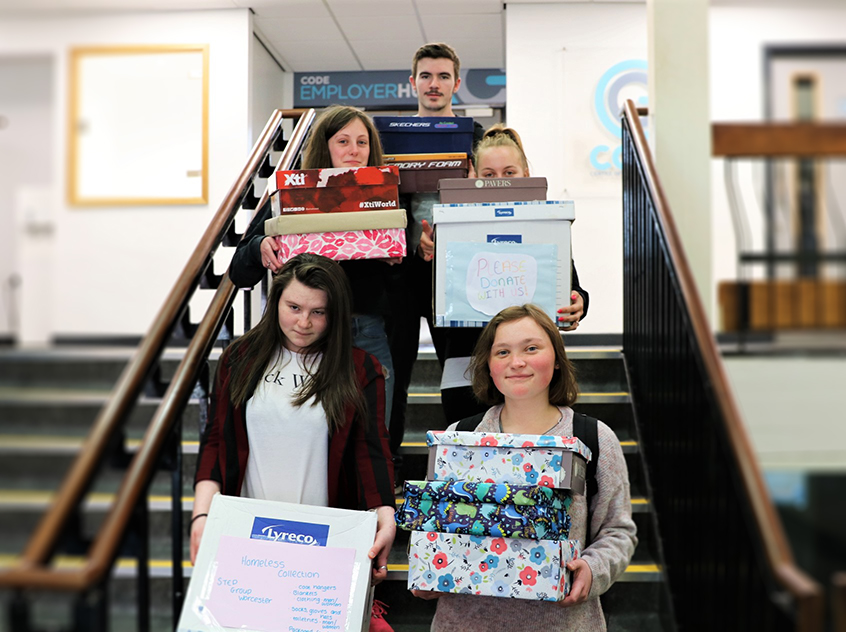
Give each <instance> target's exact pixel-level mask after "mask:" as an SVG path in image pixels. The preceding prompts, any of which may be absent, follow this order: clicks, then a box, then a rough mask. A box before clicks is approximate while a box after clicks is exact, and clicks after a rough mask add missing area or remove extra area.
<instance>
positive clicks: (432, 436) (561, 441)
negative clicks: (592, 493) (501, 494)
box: [426, 430, 590, 494]
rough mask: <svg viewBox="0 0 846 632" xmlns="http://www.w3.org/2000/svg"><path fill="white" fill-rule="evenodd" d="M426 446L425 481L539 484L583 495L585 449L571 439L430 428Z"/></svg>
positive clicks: (585, 466)
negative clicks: (442, 430)
mask: <svg viewBox="0 0 846 632" xmlns="http://www.w3.org/2000/svg"><path fill="white" fill-rule="evenodd" d="M426 442H427V443H428V444H429V465H428V472H427V476H426V478H427V479H428V480H430V481H466V482H473V483H489V482H490V483H509V484H512V485H542V486H544V487H554V488H557V489H567V490H570V491H571V492H573V493H575V494H584V493H585V474H586V470H587V461H589V460H590V448H588V447H587V446H586V445H585V444H584V443H582V442H581V441H579V439H577V438H576V437H558V436H555V435H528V434H508V433H492V432H460V431H447V432H436V431H432V430H430V431H429V432H428V433H426Z"/></svg>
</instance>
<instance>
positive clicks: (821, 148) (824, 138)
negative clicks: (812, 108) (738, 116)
mask: <svg viewBox="0 0 846 632" xmlns="http://www.w3.org/2000/svg"><path fill="white" fill-rule="evenodd" d="M711 141H712V142H711V153H712V155H713V156H725V157H730V158H740V157H746V158H755V157H764V156H770V157H774V158H775V157H778V158H791V157H792V158H797V157H808V158H813V157H824V156H829V157H837V156H839V157H843V156H846V124H843V123H713V124H712V125H711Z"/></svg>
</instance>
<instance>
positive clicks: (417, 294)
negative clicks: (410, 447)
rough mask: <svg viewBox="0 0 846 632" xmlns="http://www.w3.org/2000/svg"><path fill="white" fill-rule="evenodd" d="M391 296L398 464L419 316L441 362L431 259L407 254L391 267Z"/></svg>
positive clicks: (441, 338) (394, 433)
mask: <svg viewBox="0 0 846 632" xmlns="http://www.w3.org/2000/svg"><path fill="white" fill-rule="evenodd" d="M388 294H389V296H390V300H391V318H390V324H389V326H388V340H389V341H390V345H391V358H392V359H393V362H394V377H395V378H396V379H395V381H394V402H393V410H392V411H391V423H390V426H389V431H390V434H391V454H393V455H394V461H395V463H397V464H399V460H398V459H397V455H398V452H399V447H400V445H402V440H403V435H404V434H405V418H406V408H407V405H408V387H409V386H410V384H411V371H412V369H413V368H414V361H415V360H416V359H417V350H418V348H419V346H420V318H421V317H423V318H425V319H426V322H427V323H428V324H429V331H430V332H431V333H432V342H433V343H434V345H435V353H436V354H437V355H438V362H440V364H441V367H443V365H444V332H443V330H442V329H436V328H435V327H434V326H433V322H432V263H431V262H427V261H423V259H421V258H420V257H418V256H417V255H416V254H415V255H409V256H408V257H406V258H405V259H404V260H403V262H402V263H401V264H400V265H396V266H393V267H392V268H391V279H390V283H389V288H388Z"/></svg>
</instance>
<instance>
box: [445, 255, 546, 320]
mask: <svg viewBox="0 0 846 632" xmlns="http://www.w3.org/2000/svg"><path fill="white" fill-rule="evenodd" d="M557 256H558V252H557V247H556V246H555V245H554V244H514V243H473V242H452V243H450V245H449V250H448V251H447V257H446V266H447V269H446V284H445V293H446V294H445V307H446V310H445V316H446V319H447V320H453V321H488V320H490V318H491V317H492V316H494V315H495V314H497V313H498V312H499V311H500V310H502V309H503V308H505V307H509V306H511V305H523V304H524V303H535V304H536V305H539V306H540V307H541V308H542V309H543V310H544V311H546V312H547V313H549V314H553V313H555V291H556V271H557V270H556V269H557V265H558V260H557Z"/></svg>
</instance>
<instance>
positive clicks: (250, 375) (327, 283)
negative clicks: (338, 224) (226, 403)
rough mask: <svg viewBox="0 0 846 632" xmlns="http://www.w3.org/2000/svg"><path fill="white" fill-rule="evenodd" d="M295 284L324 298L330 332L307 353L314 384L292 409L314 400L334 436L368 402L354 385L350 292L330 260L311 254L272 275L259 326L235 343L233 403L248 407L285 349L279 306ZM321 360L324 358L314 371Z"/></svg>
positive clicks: (309, 383)
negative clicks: (350, 414)
mask: <svg viewBox="0 0 846 632" xmlns="http://www.w3.org/2000/svg"><path fill="white" fill-rule="evenodd" d="M294 279H296V280H297V281H299V282H300V283H302V284H303V285H305V286H307V287H310V288H313V289H315V290H323V291H324V292H326V317H327V319H328V326H327V328H326V332H325V333H324V335H323V336H321V338H320V339H319V340H317V341H316V342H315V343H314V344H312V345H311V346H309V347H308V348H306V349H305V350H304V351H303V353H304V354H305V356H306V359H305V362H304V364H305V367H304V368H305V370H306V373H308V375H309V378H310V379H309V380H307V381H306V384H305V387H304V388H303V389H302V390H301V391H300V392H299V394H298V395H297V397H296V399H295V400H294V402H293V404H294V406H302V405H303V404H304V403H305V402H306V401H308V400H309V399H310V398H312V397H314V403H315V404H321V405H322V406H323V408H324V410H325V411H326V418H327V419H328V421H329V430H330V432H334V431H335V430H337V429H338V428H340V427H341V426H343V425H344V421H345V419H346V408H347V406H349V405H351V404H352V405H353V406H354V407H355V408H356V410H357V411H358V412H359V414H360V415H361V417H362V418H364V416H365V402H364V396H363V395H362V393H361V390H360V389H359V387H358V383H357V381H356V377H355V367H354V365H353V357H352V346H353V344H352V333H351V332H350V314H351V312H352V298H351V294H352V292H351V291H350V285H349V281H347V276H346V275H345V274H344V272H343V270H341V266H340V265H338V263H337V262H336V261H332V260H331V259H327V258H326V257H322V256H320V255H314V254H310V253H305V254H301V255H297V256H296V257H293V258H292V259H290V260H289V261H288V262H287V263H285V265H284V266H282V269H281V270H279V272H277V273H276V274H275V275H274V277H273V284H272V286H271V288H270V292H269V293H268V296H267V307H266V308H265V310H264V314H263V315H262V317H261V320H260V321H259V322H258V324H257V325H256V326H255V327H253V328H252V329H251V330H250V331H248V332H247V333H246V334H244V335H243V336H241V337H240V338H239V339H238V340H237V341H235V342H234V343H232V348H231V350H230V354H229V357H230V367H231V368H230V373H231V375H232V380H231V382H230V395H229V397H230V400H231V401H232V404H233V405H234V406H243V405H245V404H246V403H247V400H248V399H249V398H250V397H251V396H252V394H253V389H254V385H255V384H257V383H258V380H260V379H261V378H262V376H263V375H264V372H265V371H266V370H267V367H268V365H269V364H270V362H271V360H272V359H273V358H274V357H276V354H277V353H279V352H280V350H281V349H282V347H283V346H284V344H285V335H284V334H283V333H282V329H281V328H280V327H279V300H280V298H281V296H282V292H283V291H284V290H285V288H286V287H288V285H289V284H290V283H291V281H293V280H294ZM247 350H249V352H247ZM318 354H322V356H323V357H322V359H321V360H320V365H319V366H318V367H317V369H314V365H315V361H316V360H317V357H318Z"/></svg>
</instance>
